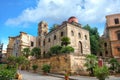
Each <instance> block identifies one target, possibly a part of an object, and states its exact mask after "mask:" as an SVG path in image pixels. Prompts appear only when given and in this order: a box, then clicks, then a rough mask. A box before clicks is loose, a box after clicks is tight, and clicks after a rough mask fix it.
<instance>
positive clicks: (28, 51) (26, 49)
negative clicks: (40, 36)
mask: <svg viewBox="0 0 120 80" xmlns="http://www.w3.org/2000/svg"><path fill="white" fill-rule="evenodd" d="M22 53H23V56H25V57H28V56H29V55H30V48H24V49H23V51H22Z"/></svg>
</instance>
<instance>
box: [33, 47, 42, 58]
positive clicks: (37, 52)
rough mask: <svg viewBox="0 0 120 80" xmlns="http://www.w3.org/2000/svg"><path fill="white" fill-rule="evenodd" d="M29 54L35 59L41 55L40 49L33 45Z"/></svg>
mask: <svg viewBox="0 0 120 80" xmlns="http://www.w3.org/2000/svg"><path fill="white" fill-rule="evenodd" d="M31 55H32V56H35V57H36V58H37V59H39V58H40V57H41V50H40V48H38V47H34V48H33V49H32V51H31Z"/></svg>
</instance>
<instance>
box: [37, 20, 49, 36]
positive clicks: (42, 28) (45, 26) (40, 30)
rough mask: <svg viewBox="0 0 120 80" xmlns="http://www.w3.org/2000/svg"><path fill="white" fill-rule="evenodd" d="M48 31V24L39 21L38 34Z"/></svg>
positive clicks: (44, 33) (43, 34)
mask: <svg viewBox="0 0 120 80" xmlns="http://www.w3.org/2000/svg"><path fill="white" fill-rule="evenodd" d="M47 33H48V24H47V23H46V22H44V21H41V22H40V23H39V24H38V36H45V35H46V34H47Z"/></svg>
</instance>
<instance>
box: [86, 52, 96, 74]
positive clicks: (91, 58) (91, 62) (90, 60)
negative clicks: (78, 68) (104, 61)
mask: <svg viewBox="0 0 120 80" xmlns="http://www.w3.org/2000/svg"><path fill="white" fill-rule="evenodd" d="M85 60H86V63H85V66H86V67H87V70H88V71H90V75H94V73H93V69H94V68H95V66H97V57H96V56H95V55H93V54H91V55H87V56H86V59H85Z"/></svg>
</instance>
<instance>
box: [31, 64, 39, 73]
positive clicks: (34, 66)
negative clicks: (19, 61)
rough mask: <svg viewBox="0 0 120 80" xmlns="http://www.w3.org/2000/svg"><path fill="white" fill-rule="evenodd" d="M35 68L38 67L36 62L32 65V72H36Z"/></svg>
mask: <svg viewBox="0 0 120 80" xmlns="http://www.w3.org/2000/svg"><path fill="white" fill-rule="evenodd" d="M37 68H38V65H36V64H34V65H32V69H33V70H34V72H36V70H37Z"/></svg>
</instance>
